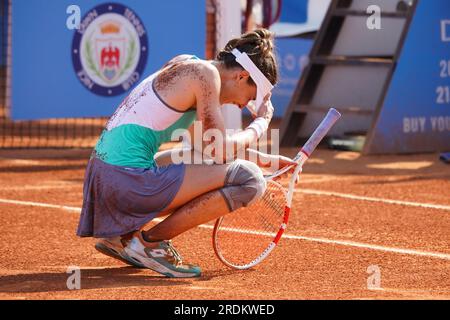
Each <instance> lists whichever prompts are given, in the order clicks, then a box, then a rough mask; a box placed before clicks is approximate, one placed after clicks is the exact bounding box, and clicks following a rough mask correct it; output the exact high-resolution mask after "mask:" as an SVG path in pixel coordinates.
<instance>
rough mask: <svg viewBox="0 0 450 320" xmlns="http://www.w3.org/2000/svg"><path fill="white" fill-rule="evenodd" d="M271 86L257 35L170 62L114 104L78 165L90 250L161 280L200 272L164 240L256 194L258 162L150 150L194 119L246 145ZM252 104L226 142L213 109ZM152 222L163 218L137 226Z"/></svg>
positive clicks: (281, 162) (255, 134) (82, 225)
mask: <svg viewBox="0 0 450 320" xmlns="http://www.w3.org/2000/svg"><path fill="white" fill-rule="evenodd" d="M277 80H278V70H277V64H276V58H275V55H274V52H273V36H272V34H271V33H270V32H269V31H268V30H265V29H258V30H256V31H254V32H249V33H246V34H244V35H242V36H241V37H240V38H236V39H233V40H231V41H230V42H229V43H228V44H227V46H226V47H225V48H224V50H222V51H221V52H220V53H219V54H218V56H217V59H216V60H213V61H205V60H201V59H198V58H196V57H195V56H191V55H181V56H177V57H175V58H174V59H172V60H171V61H170V62H168V63H167V64H166V66H164V67H163V68H162V69H161V70H159V71H158V72H156V73H155V74H153V75H151V76H150V77H148V78H147V79H145V80H144V81H143V82H142V83H141V84H140V85H139V86H137V87H136V88H135V89H134V90H133V91H132V92H131V94H130V95H129V96H128V97H127V98H126V99H125V100H124V101H123V103H122V104H121V105H120V106H119V108H118V109H117V111H116V112H115V113H114V115H113V116H112V117H111V119H110V120H109V121H108V123H107V125H106V129H105V130H104V132H103V133H102V135H101V137H100V138H99V140H98V142H97V145H96V147H95V150H94V152H93V154H92V157H91V159H90V161H89V163H88V166H87V169H86V176H85V183H84V190H83V194H84V202H83V208H82V212H81V217H80V222H79V227H78V232H77V234H78V235H79V236H80V237H95V238H101V240H100V241H99V242H98V243H97V244H96V249H97V250H99V251H100V252H102V253H104V254H107V255H109V256H111V257H114V258H117V259H120V260H122V261H124V262H126V263H128V264H131V265H133V266H137V267H146V268H149V269H152V270H154V271H156V272H159V273H161V274H164V275H166V276H168V277H198V276H200V274H201V271H200V268H199V267H197V266H193V265H190V264H186V263H183V261H182V258H181V256H180V254H179V253H178V252H177V250H175V248H174V247H173V245H172V243H171V241H170V240H171V239H173V238H174V237H176V236H178V235H180V234H181V233H183V232H185V231H187V230H190V229H191V228H194V227H196V226H198V225H200V224H203V223H206V222H209V221H212V220H215V219H217V218H219V217H221V216H223V215H226V214H228V213H230V212H233V211H235V210H237V209H239V208H241V207H243V206H247V205H249V204H251V203H253V202H254V201H256V200H257V199H258V198H259V197H261V196H262V195H263V193H264V191H265V188H266V182H265V179H264V177H263V173H262V171H261V169H260V167H259V166H258V165H262V161H261V159H259V160H257V161H256V162H257V163H253V162H250V161H247V160H244V159H234V158H233V160H234V161H227V162H226V163H224V164H213V165H210V164H186V163H181V164H174V163H173V161H172V157H171V155H172V152H171V151H169V152H164V153H159V154H157V151H158V149H159V147H160V146H161V144H162V143H165V142H168V141H170V139H171V135H172V133H173V132H174V131H175V130H177V129H189V128H190V129H191V131H193V130H192V124H193V122H194V120H195V119H197V120H198V121H200V122H201V123H202V126H203V130H208V129H216V130H219V131H220V132H221V133H223V136H224V137H225V138H224V143H223V144H224V148H225V144H226V143H230V142H231V143H233V144H234V145H236V146H240V147H241V148H247V146H249V145H250V144H251V143H253V142H255V141H256V140H258V139H259V138H260V137H261V136H262V135H263V134H264V132H265V131H266V130H267V128H268V126H269V123H270V121H271V119H272V115H273V107H272V104H271V102H270V91H271V90H272V88H273V85H275V84H276V83H277ZM252 100H256V104H255V106H256V107H258V108H256V109H254V110H253V111H254V114H255V119H254V121H253V122H252V123H251V124H250V125H249V127H247V128H246V129H245V130H243V131H240V132H238V133H235V134H233V135H229V136H226V135H225V126H224V120H223V118H222V114H221V109H220V108H221V106H222V105H223V104H235V105H238V106H239V107H240V108H241V109H243V108H244V107H245V106H247V105H248V104H249V102H250V101H252ZM256 110H257V111H256ZM197 138H199V139H201V138H202V137H198V136H197V137H195V136H194V137H193V139H197ZM193 145H194V144H193ZM204 146H205V144H204V143H203V147H204ZM197 151H200V152H202V151H203V150H197ZM236 153H237V152H236V151H235V152H234V153H233V155H232V157H235V156H236V155H235V154H236ZM215 154H220V153H219V152H216V153H215ZM223 154H226V153H225V152H224V153H223ZM228 156H229V155H224V156H223V158H227V157H228ZM271 157H272V158H274V157H275V158H276V160H277V163H278V167H277V168H275V169H279V168H282V167H285V166H287V165H292V164H295V162H293V161H292V160H291V159H289V158H286V157H283V156H271ZM227 159H228V158H227ZM216 160H217V159H216ZM222 160H224V159H222ZM228 160H229V159H228ZM215 163H220V161H215ZM222 163H223V162H222ZM266 165H267V163H266ZM161 216H168V217H167V218H166V219H165V220H164V221H162V222H160V223H159V224H157V225H156V226H154V227H153V228H150V229H149V230H143V228H144V226H145V225H146V224H148V223H149V222H150V221H151V220H153V219H155V218H156V217H161Z"/></svg>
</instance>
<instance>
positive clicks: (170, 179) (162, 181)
mask: <svg viewBox="0 0 450 320" xmlns="http://www.w3.org/2000/svg"><path fill="white" fill-rule="evenodd" d="M184 172H185V165H184V164H181V165H169V166H167V167H160V168H150V169H136V168H125V167H119V166H113V165H110V164H107V163H105V162H103V161H102V160H100V159H98V158H96V157H92V158H91V159H90V161H89V163H88V166H87V168H86V174H85V180H84V187H83V207H82V210H81V217H80V222H79V225H78V231H77V235H78V236H80V237H95V238H112V237H116V236H120V235H125V234H127V233H130V232H133V231H135V230H138V229H140V228H141V227H143V226H144V225H145V224H147V223H148V222H150V221H151V220H152V219H154V218H155V217H156V216H157V215H158V214H159V213H160V212H162V211H164V209H165V208H166V207H167V206H168V205H169V204H170V203H171V202H172V200H173V199H174V198H175V196H176V194H177V193H178V191H179V189H180V187H181V184H182V183H183V179H184Z"/></svg>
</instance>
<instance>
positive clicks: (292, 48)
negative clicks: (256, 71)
mask: <svg viewBox="0 0 450 320" xmlns="http://www.w3.org/2000/svg"><path fill="white" fill-rule="evenodd" d="M313 43H314V41H313V40H310V39H302V38H277V39H276V42H275V45H276V50H277V55H278V64H279V66H280V81H279V83H278V85H277V86H276V87H275V89H274V90H273V92H272V103H273V105H274V108H275V113H274V115H275V116H276V117H283V115H284V113H285V111H286V109H287V107H288V105H289V102H290V101H291V98H292V95H293V94H294V91H295V88H296V87H297V84H298V82H299V80H300V77H301V73H302V71H303V69H304V68H305V67H306V65H307V64H308V62H309V52H310V51H311V48H312V46H313Z"/></svg>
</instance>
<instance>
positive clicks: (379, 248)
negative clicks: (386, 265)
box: [0, 199, 450, 260]
mask: <svg viewBox="0 0 450 320" xmlns="http://www.w3.org/2000/svg"><path fill="white" fill-rule="evenodd" d="M0 203H7V204H15V205H22V206H33V207H42V208H52V209H62V210H66V211H71V212H77V213H80V211H81V208H78V207H69V206H60V205H53V204H47V203H39V202H28V201H17V200H9V199H0ZM162 220H163V219H155V220H154V221H155V222H160V221H162ZM199 227H200V228H203V229H213V228H214V226H212V225H200V226H199ZM229 231H231V232H235V230H229ZM240 232H244V233H249V234H256V235H260V236H273V234H270V233H267V232H260V231H253V230H247V231H240ZM283 238H284V239H291V240H303V241H310V242H319V243H327V244H333V245H341V246H347V247H356V248H362V249H369V250H375V251H383V252H392V253H399V254H406V255H412V256H423V257H429V258H438V259H443V260H450V254H446V253H440V252H430V251H420V250H412V249H403V248H395V247H385V246H380V245H374V244H368V243H361V242H354V241H346V240H333V239H326V238H313V237H304V236H298V235H291V234H284V235H283Z"/></svg>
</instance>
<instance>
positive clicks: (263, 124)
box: [247, 117, 269, 139]
mask: <svg viewBox="0 0 450 320" xmlns="http://www.w3.org/2000/svg"><path fill="white" fill-rule="evenodd" d="M247 129H253V130H255V131H256V135H257V136H258V139H260V138H261V137H262V136H263V134H264V133H265V132H266V131H267V130H268V129H269V122H268V121H267V120H266V119H264V118H262V117H259V118H256V119H255V120H253V122H252V123H250V125H249V126H248V127H247Z"/></svg>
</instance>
